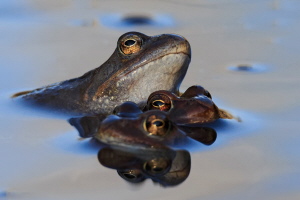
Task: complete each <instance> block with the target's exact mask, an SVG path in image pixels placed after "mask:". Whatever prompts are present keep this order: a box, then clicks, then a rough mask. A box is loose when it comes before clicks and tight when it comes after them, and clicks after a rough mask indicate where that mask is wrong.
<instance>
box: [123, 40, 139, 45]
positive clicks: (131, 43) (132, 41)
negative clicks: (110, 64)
mask: <svg viewBox="0 0 300 200" xmlns="http://www.w3.org/2000/svg"><path fill="white" fill-rule="evenodd" d="M135 43H136V41H135V40H126V42H125V43H124V44H125V45H126V46H132V45H134V44H135Z"/></svg>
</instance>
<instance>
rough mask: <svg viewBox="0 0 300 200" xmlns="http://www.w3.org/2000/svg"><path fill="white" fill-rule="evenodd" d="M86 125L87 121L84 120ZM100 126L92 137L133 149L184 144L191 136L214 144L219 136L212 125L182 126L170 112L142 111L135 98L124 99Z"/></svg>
mask: <svg viewBox="0 0 300 200" xmlns="http://www.w3.org/2000/svg"><path fill="white" fill-rule="evenodd" d="M83 125H85V124H81V126H83ZM78 126H79V127H81V126H80V125H78ZM97 128H98V130H97V132H96V133H95V134H94V135H93V137H94V138H95V139H97V140H98V141H100V142H102V143H105V144H108V145H111V146H119V147H130V148H133V149H146V148H153V149H168V147H181V146H185V145H187V144H188V143H189V138H192V139H194V140H196V141H198V142H201V143H203V144H205V145H211V144H212V143H214V141H215V140H216V137H217V133H216V132H215V130H214V129H212V128H209V127H203V126H194V127H190V126H183V125H180V126H179V125H177V124H175V123H173V122H172V121H171V120H170V116H169V115H168V113H167V112H164V111H159V110H150V111H146V112H142V111H141V110H140V109H139V108H138V106H137V104H135V103H133V102H125V103H123V104H121V105H120V106H118V107H116V108H115V110H114V115H110V116H108V117H107V118H105V119H104V120H103V121H102V122H101V123H100V124H99V127H97ZM77 129H78V128H77ZM82 129H84V128H82ZM86 129H87V130H91V128H86ZM93 129H94V128H93ZM78 130H80V129H78Z"/></svg>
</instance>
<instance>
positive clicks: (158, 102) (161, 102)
mask: <svg viewBox="0 0 300 200" xmlns="http://www.w3.org/2000/svg"><path fill="white" fill-rule="evenodd" d="M152 105H153V106H154V107H161V106H163V105H165V102H163V101H162V100H156V101H153V103H152Z"/></svg>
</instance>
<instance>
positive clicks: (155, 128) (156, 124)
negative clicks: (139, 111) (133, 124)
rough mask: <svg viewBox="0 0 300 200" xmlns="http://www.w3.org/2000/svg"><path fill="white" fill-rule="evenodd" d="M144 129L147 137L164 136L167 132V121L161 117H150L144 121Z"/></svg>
mask: <svg viewBox="0 0 300 200" xmlns="http://www.w3.org/2000/svg"><path fill="white" fill-rule="evenodd" d="M144 129H145V131H147V132H148V133H149V135H154V136H165V135H166V134H167V133H168V131H169V121H168V120H167V119H165V118H164V117H163V116H157V115H150V116H149V117H148V118H147V119H146V120H145V123H144Z"/></svg>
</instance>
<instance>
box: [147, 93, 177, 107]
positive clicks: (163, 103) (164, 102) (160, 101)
mask: <svg viewBox="0 0 300 200" xmlns="http://www.w3.org/2000/svg"><path fill="white" fill-rule="evenodd" d="M171 103H172V101H171V99H170V97H168V96H167V95H163V94H157V95H154V96H153V97H152V98H151V99H150V100H149V101H148V107H149V110H161V111H169V110H170V109H171V106H172V105H171Z"/></svg>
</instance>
